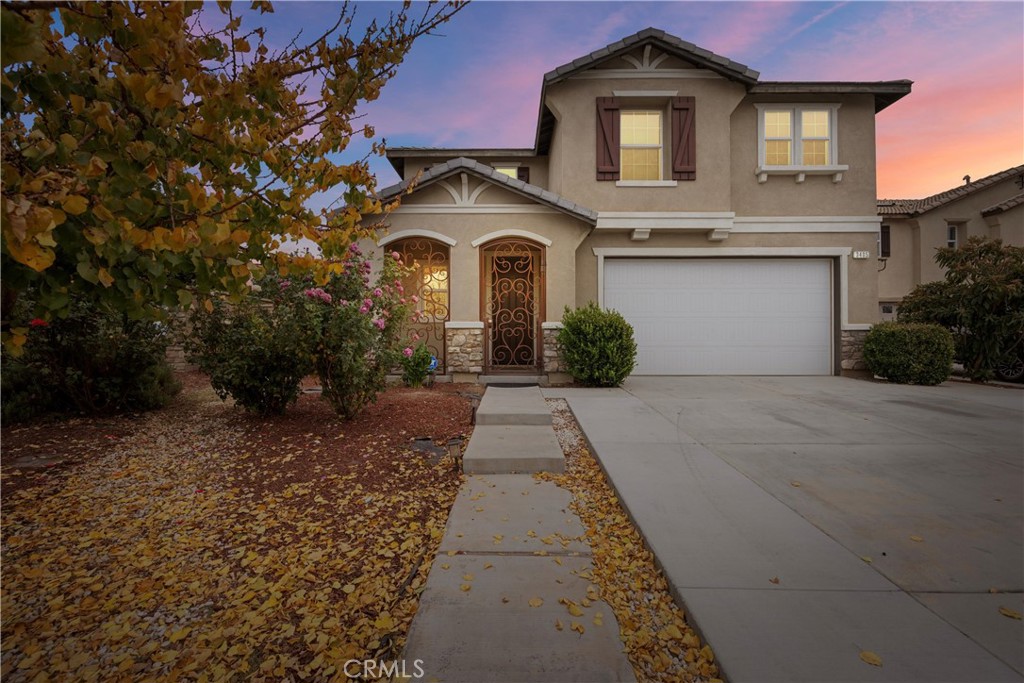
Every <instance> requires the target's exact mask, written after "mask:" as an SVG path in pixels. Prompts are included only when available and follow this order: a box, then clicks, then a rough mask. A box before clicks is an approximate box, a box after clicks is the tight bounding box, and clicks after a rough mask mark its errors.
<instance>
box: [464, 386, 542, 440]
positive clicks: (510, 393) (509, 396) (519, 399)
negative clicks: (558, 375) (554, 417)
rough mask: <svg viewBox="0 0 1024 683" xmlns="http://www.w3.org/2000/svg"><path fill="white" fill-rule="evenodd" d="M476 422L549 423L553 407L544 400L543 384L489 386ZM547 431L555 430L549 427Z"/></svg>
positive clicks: (477, 411) (494, 423)
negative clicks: (541, 389)
mask: <svg viewBox="0 0 1024 683" xmlns="http://www.w3.org/2000/svg"><path fill="white" fill-rule="evenodd" d="M476 424H477V426H478V427H480V426H483V425H550V424H551V409H550V408H548V404H547V403H546V402H545V401H544V396H543V394H541V393H540V388H538V387H536V386H525V387H514V388H513V387H494V386H490V387H487V391H485V392H484V397H483V400H481V401H480V407H479V408H477V409H476ZM548 431H552V430H551V428H550V427H549V428H548Z"/></svg>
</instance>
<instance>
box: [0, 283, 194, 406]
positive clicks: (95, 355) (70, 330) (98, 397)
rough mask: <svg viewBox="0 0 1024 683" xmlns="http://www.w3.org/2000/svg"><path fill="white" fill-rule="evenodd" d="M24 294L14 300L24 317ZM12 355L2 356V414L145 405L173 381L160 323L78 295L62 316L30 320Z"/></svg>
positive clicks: (164, 398)
mask: <svg viewBox="0 0 1024 683" xmlns="http://www.w3.org/2000/svg"><path fill="white" fill-rule="evenodd" d="M31 307H32V302H31V300H30V299H25V300H22V301H19V304H18V306H17V308H18V309H19V311H21V313H17V312H16V313H15V315H16V316H18V315H22V316H24V315H25V313H24V312H25V311H28V310H31ZM28 329H29V333H28V341H27V342H26V343H25V345H24V347H23V350H24V353H23V355H21V356H20V357H18V358H12V357H10V356H9V355H7V354H5V355H4V358H3V373H2V376H3V382H2V385H3V386H2V392H3V419H4V421H11V422H17V421H22V420H26V419H29V418H31V417H35V416H37V415H41V414H45V413H62V414H71V413H78V414H93V413H106V412H121V411H144V410H152V409H154V408H159V407H161V406H164V405H166V404H167V403H168V402H169V401H170V399H171V398H172V397H173V396H174V395H175V394H176V393H177V392H178V390H179V389H180V386H179V385H178V384H177V382H176V381H175V380H174V374H173V372H172V370H171V368H170V366H169V365H168V364H167V359H166V353H167V345H168V344H169V342H170V335H169V334H168V330H167V328H166V326H164V325H162V324H160V323H156V322H151V321H142V320H129V319H128V318H127V317H126V316H124V315H123V314H121V313H118V312H116V311H113V310H111V309H109V308H107V307H105V306H101V305H99V304H95V303H92V302H89V301H85V300H78V301H73V302H72V303H71V306H70V310H69V311H68V315H67V316H66V317H64V318H57V319H55V320H52V321H49V322H47V321H45V320H43V319H41V318H36V319H33V320H32V322H31V323H29V326H28Z"/></svg>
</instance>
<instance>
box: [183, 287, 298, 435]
mask: <svg viewBox="0 0 1024 683" xmlns="http://www.w3.org/2000/svg"><path fill="white" fill-rule="evenodd" d="M306 307H307V304H306V303H305V302H303V301H301V300H299V299H298V298H297V297H291V298H290V300H285V301H282V300H278V301H275V302H272V301H269V300H260V299H256V298H251V299H247V300H244V301H242V302H241V303H239V304H235V305H232V304H227V303H225V302H223V301H215V302H214V305H213V310H212V311H209V312H207V311H206V310H204V309H202V308H200V307H198V306H197V307H196V308H195V309H194V310H193V312H192V315H191V317H190V323H191V327H192V334H191V335H190V336H189V338H188V339H187V341H186V343H185V351H186V354H187V356H188V359H189V362H191V363H195V364H196V365H198V366H199V368H200V369H201V370H202V371H203V372H205V373H206V374H208V375H209V376H210V383H211V384H212V385H213V389H214V391H216V392H217V395H218V396H220V397H221V399H226V398H227V397H228V396H230V397H231V398H233V399H234V400H235V403H236V404H237V405H239V406H241V407H243V408H245V409H246V410H249V411H252V412H255V413H259V414H263V415H267V414H279V413H282V412H284V409H285V407H287V406H288V405H289V404H291V403H294V402H295V400H296V399H298V397H299V393H300V392H301V390H302V378H303V377H305V376H306V375H308V374H310V373H311V372H312V371H313V356H312V350H311V348H310V340H309V335H308V331H307V330H308V326H309V321H310V319H311V318H310V316H309V315H308V312H307V308H306Z"/></svg>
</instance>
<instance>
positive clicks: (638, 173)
mask: <svg viewBox="0 0 1024 683" xmlns="http://www.w3.org/2000/svg"><path fill="white" fill-rule="evenodd" d="M661 119H662V114H661V112H660V111H623V112H622V114H621V119H620V128H619V130H620V131H621V151H620V154H621V157H620V158H621V164H622V166H621V179H622V180H661V179H662V172H661V169H662V165H663V163H664V162H663V161H662V135H661V130H662V121H661Z"/></svg>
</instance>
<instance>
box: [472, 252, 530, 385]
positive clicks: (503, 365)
mask: <svg viewBox="0 0 1024 683" xmlns="http://www.w3.org/2000/svg"><path fill="white" fill-rule="evenodd" d="M480 274H481V277H480V287H481V292H480V302H481V319H482V320H483V321H484V349H485V350H484V364H485V368H486V371H487V372H489V373H501V372H516V371H521V372H538V371H539V370H540V368H541V365H542V351H541V347H540V344H541V334H540V325H541V322H542V321H543V320H544V248H543V247H542V246H540V245H538V244H535V243H534V242H532V241H529V240H525V239H508V238H506V239H498V240H495V241H493V242H489V243H487V244H485V245H483V246H482V247H481V249H480Z"/></svg>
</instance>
